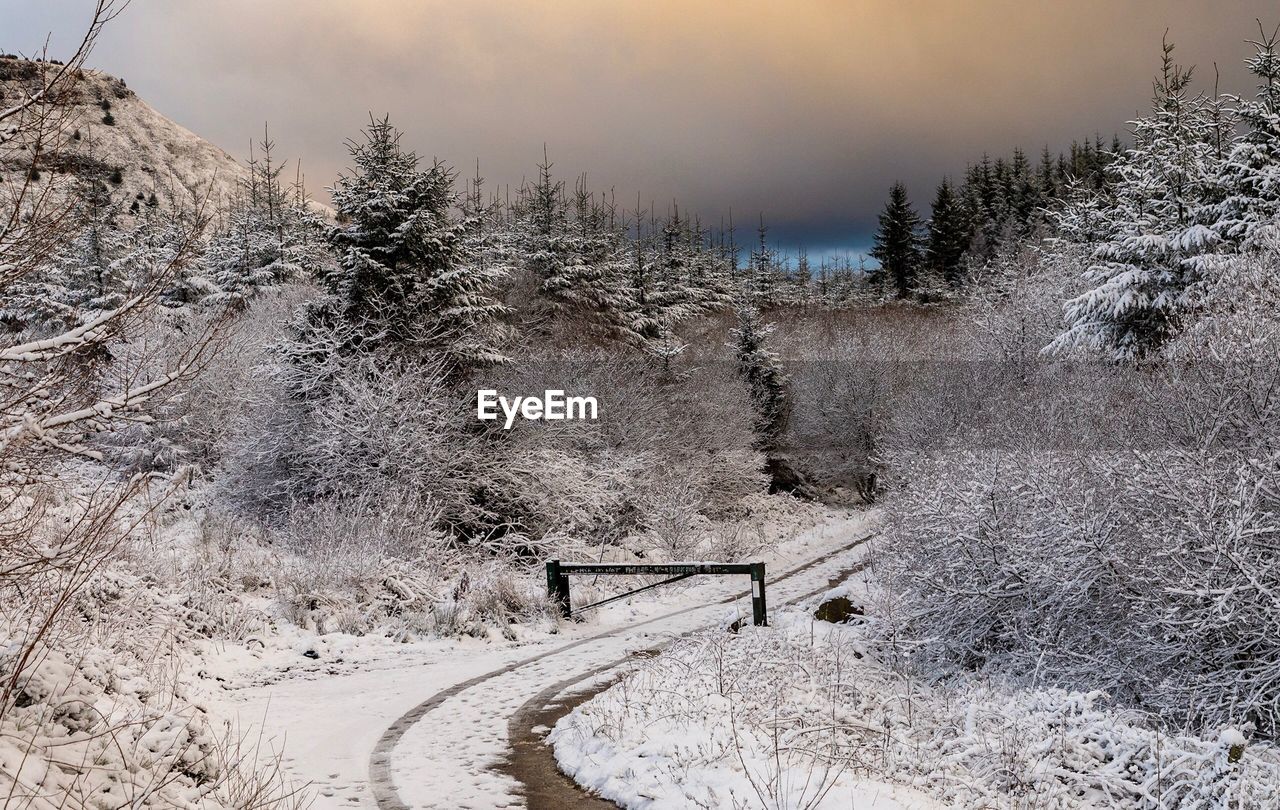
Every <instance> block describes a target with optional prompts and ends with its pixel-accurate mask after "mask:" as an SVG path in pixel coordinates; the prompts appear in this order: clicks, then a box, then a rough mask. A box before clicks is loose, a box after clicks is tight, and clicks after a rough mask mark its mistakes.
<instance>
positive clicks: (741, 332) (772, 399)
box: [732, 300, 791, 451]
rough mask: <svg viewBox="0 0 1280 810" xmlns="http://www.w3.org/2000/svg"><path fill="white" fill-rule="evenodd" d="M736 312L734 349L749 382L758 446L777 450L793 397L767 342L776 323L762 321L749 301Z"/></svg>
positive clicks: (743, 303) (741, 303) (745, 378)
mask: <svg viewBox="0 0 1280 810" xmlns="http://www.w3.org/2000/svg"><path fill="white" fill-rule="evenodd" d="M736 314H737V318H738V326H737V328H736V329H734V330H733V332H732V334H733V339H734V343H733V350H734V354H735V356H736V357H737V359H738V373H739V374H741V375H742V378H743V379H744V380H745V381H746V383H747V387H748V389H749V390H750V393H751V404H752V406H753V408H754V410H755V413H756V422H755V426H756V448H757V449H759V450H763V451H770V450H774V449H776V447H777V445H778V441H779V439H781V437H782V434H783V433H784V432H785V431H786V429H787V422H788V420H789V419H790V416H791V399H790V395H789V393H788V391H787V377H786V375H785V374H784V373H783V370H782V364H781V363H779V362H778V357H777V355H775V354H774V353H773V352H771V351H769V348H768V346H767V345H766V344H767V339H768V336H769V334H770V333H771V332H772V331H773V326H772V324H765V323H763V322H762V320H761V318H760V310H759V308H758V307H756V306H755V304H753V303H751V302H750V301H746V300H744V301H740V302H739V303H738V305H737V307H736Z"/></svg>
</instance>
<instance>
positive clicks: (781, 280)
mask: <svg viewBox="0 0 1280 810" xmlns="http://www.w3.org/2000/svg"><path fill="white" fill-rule="evenodd" d="M756 237H757V243H756V248H755V250H753V251H751V255H750V257H749V258H748V261H747V279H746V285H747V291H748V293H749V295H750V296H751V300H752V301H753V302H754V303H755V305H756V306H758V307H760V308H761V309H769V308H771V307H776V306H778V305H779V304H781V303H783V299H784V297H785V292H786V283H787V274H786V271H785V269H784V267H783V263H782V259H781V257H780V256H779V255H778V251H776V250H774V249H773V247H772V246H770V244H769V228H768V227H767V226H766V225H765V224H764V217H763V216H761V217H760V227H759V228H758V229H757V231H756Z"/></svg>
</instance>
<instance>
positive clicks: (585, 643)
mask: <svg viewBox="0 0 1280 810" xmlns="http://www.w3.org/2000/svg"><path fill="white" fill-rule="evenodd" d="M868 526H869V522H868V519H867V517H866V516H865V515H848V516H840V517H838V518H834V519H832V520H830V521H827V522H825V523H823V524H821V525H819V526H817V527H815V528H813V529H811V530H809V531H806V532H803V533H801V534H799V535H798V536H797V537H795V538H794V539H793V540H791V541H788V542H787V543H786V544H784V546H783V548H782V549H781V550H780V551H779V552H778V553H777V554H774V555H768V556H766V558H765V559H766V560H767V561H768V563H769V567H770V571H771V576H770V578H769V580H770V584H769V597H770V602H771V604H773V605H780V604H782V603H783V602H786V601H789V600H792V599H795V598H798V597H800V596H803V595H805V594H809V593H812V592H813V591H815V590H822V589H825V588H826V586H827V584H828V582H829V581H830V580H831V579H833V578H836V577H838V576H839V574H840V573H841V572H842V571H843V570H845V569H848V568H849V567H850V566H852V565H855V564H856V563H857V561H858V560H859V559H860V558H861V556H862V555H863V554H864V553H865V546H864V545H863V543H864V541H865V539H866V537H867V536H868V534H869V532H868ZM742 585H743V583H742V582H741V581H740V580H739V579H738V578H723V579H714V580H712V579H702V580H700V581H699V582H698V583H697V584H696V585H694V586H693V587H689V588H684V589H682V590H680V591H679V592H677V593H668V594H667V595H666V596H665V598H664V595H662V594H661V593H660V594H659V596H658V598H657V599H656V600H655V599H653V598H652V597H648V598H637V599H635V600H633V601H632V602H631V603H630V604H629V603H627V602H623V603H621V604H619V605H616V606H610V608H609V609H606V610H604V611H602V612H601V614H600V615H599V616H595V617H592V619H591V620H590V621H588V622H586V623H583V624H580V625H571V626H569V627H567V628H566V629H565V632H564V633H563V634H562V635H560V636H559V637H551V638H549V639H544V640H540V641H538V642H535V643H531V644H526V645H523V646H518V647H517V646H499V647H495V646H493V645H491V644H485V643H483V642H474V641H468V642H458V641H450V642H432V643H430V644H423V645H405V647H406V648H407V649H405V650H404V652H403V653H402V654H400V653H397V654H394V655H389V656H385V657H382V658H379V659H375V660H373V661H370V662H368V663H367V664H363V665H361V667H360V668H359V669H356V670H355V671H350V672H348V671H343V670H342V669H341V668H337V669H335V670H333V672H332V674H329V673H325V672H317V673H315V675H316V676H317V677H314V678H309V679H306V678H290V679H288V680H284V681H279V682H276V683H273V684H269V685H266V686H261V687H249V688H247V689H243V690H238V691H239V695H238V699H239V702H240V710H239V714H240V717H241V718H242V722H245V723H251V722H257V723H262V724H263V725H264V727H265V729H266V730H267V734H268V736H269V737H270V738H271V739H272V740H273V742H274V743H275V744H277V745H283V747H284V750H285V753H286V757H287V759H286V761H285V766H286V768H287V770H288V772H289V773H290V774H291V775H292V776H294V777H296V778H299V779H302V780H305V781H309V782H312V783H313V787H314V789H315V790H316V791H317V792H318V800H317V803H316V807H319V808H326V807H332V808H336V807H348V808H350V807H377V808H378V809H379V810H404V808H431V807H440V808H472V809H473V810H489V809H490V808H501V807H525V806H529V804H528V803H527V802H526V799H525V795H526V791H525V786H524V785H522V783H521V781H520V779H519V778H517V777H518V775H519V771H518V770H514V769H512V768H511V767H510V764H511V759H510V750H511V746H510V741H509V732H510V726H511V725H512V718H513V716H515V715H517V714H518V713H519V712H520V710H521V709H522V707H523V708H524V709H525V713H526V714H528V711H529V709H530V707H531V706H532V705H533V704H534V703H536V702H537V701H535V700H534V698H535V697H537V696H539V695H544V694H554V693H555V692H558V691H560V690H559V689H555V688H552V687H555V686H556V685H557V684H560V685H568V684H571V683H574V682H577V681H582V680H584V679H585V680H587V681H592V678H591V674H592V673H597V672H598V673H607V671H608V670H609V669H611V668H612V667H614V666H617V665H618V664H620V663H622V662H623V661H625V660H626V658H627V657H628V656H629V655H631V654H633V653H636V652H639V651H647V650H652V649H655V648H658V647H661V646H663V645H664V644H665V643H667V642H669V641H670V640H671V639H673V638H675V637H678V636H679V635H681V634H684V633H688V632H690V631H693V630H696V629H698V628H700V627H704V626H706V625H708V624H713V623H715V622H718V621H725V622H726V623H727V622H728V621H731V620H732V619H733V618H735V617H744V616H745V617H748V618H747V620H748V621H749V616H750V601H749V599H747V598H746V594H745V592H744V591H743V590H742ZM599 677H607V675H601V676H599ZM549 688H551V690H550V692H548V689H549ZM533 806H537V803H536V802H534V803H533Z"/></svg>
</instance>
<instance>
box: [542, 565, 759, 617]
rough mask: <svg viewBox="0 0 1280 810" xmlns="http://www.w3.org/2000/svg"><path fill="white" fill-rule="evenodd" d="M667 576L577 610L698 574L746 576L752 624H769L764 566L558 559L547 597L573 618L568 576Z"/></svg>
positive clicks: (552, 568)
mask: <svg viewBox="0 0 1280 810" xmlns="http://www.w3.org/2000/svg"><path fill="white" fill-rule="evenodd" d="M570 574H579V575H591V574H597V575H605V576H610V575H615V576H616V575H628V576H636V575H666V576H667V577H668V579H664V580H662V581H661V582H654V583H652V584H650V585H645V586H644V587H642V588H636V589H635V590H633V591H627V592H626V593H620V594H618V595H617V596H610V597H609V598H608V599H601V600H600V601H599V602H592V603H591V604H589V605H582V606H581V607H579V608H578V612H579V613H581V612H582V611H584V610H590V609H591V608H596V607H600V606H601V605H607V604H609V603H610V602H616V601H618V600H619V599H625V598H626V597H628V596H632V595H634V594H637V593H640V592H641V591H647V590H649V589H650V588H656V587H658V586H659V585H667V584H670V583H672V582H679V581H680V580H682V579H688V578H689V577H692V576H697V575H698V574H747V575H749V576H750V577H751V621H752V623H753V624H755V625H757V626H761V627H763V626H765V625H768V624H769V616H768V613H767V606H766V604H765V596H764V563H760V562H757V563H672V564H669V565H664V564H654V565H632V564H626V565H609V564H604V563H562V562H560V561H559V560H552V561H550V562H548V563H547V595H548V596H549V597H551V599H552V600H553V601H554V602H555V603H556V605H558V606H559V608H560V614H561V615H562V616H564V617H565V618H570V617H572V616H573V608H572V606H571V603H570V601H569V575H570Z"/></svg>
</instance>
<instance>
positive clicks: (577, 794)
mask: <svg viewBox="0 0 1280 810" xmlns="http://www.w3.org/2000/svg"><path fill="white" fill-rule="evenodd" d="M870 537H871V535H868V536H867V539H869V538H870ZM864 542H865V541H864ZM847 550H848V548H847V547H846V548H843V549H839V550H837V551H835V552H832V554H830V555H828V557H827V558H824V559H829V558H830V557H832V556H835V555H836V554H839V553H842V552H844V551H847ZM870 564H871V560H870V559H867V558H863V559H862V560H860V561H859V562H857V563H855V564H854V565H852V566H850V567H849V568H846V569H844V570H842V571H840V572H839V573H838V574H837V575H836V576H835V577H834V578H832V579H830V580H829V581H828V583H827V584H826V585H823V586H822V587H820V588H815V589H813V590H812V591H809V592H808V593H803V594H800V595H799V596H794V597H792V598H790V599H788V600H786V601H784V602H780V603H778V607H783V606H786V605H794V604H796V603H797V602H803V601H804V600H806V599H811V598H813V597H815V596H818V595H819V594H822V593H825V592H826V591H828V590H830V589H831V588H832V587H834V584H838V583H840V582H844V581H845V580H847V579H848V578H849V577H851V576H853V575H854V574H857V573H859V572H861V571H864V570H866V568H867V566H869V565H870ZM797 573H798V572H797ZM690 632H693V631H690ZM688 635H689V633H682V634H681V635H680V636H679V637H680V638H683V637H685V636H688ZM675 640H676V639H671V640H670V641H667V642H666V643H665V644H660V645H658V646H657V647H655V648H653V649H652V650H646V651H644V652H645V653H648V654H652V655H657V654H658V653H659V652H661V651H662V650H663V649H665V648H666V647H669V646H670V645H671V644H672V643H674V642H675ZM634 657H636V656H635V655H631V656H628V657H627V658H622V659H619V660H617V661H612V662H610V663H607V664H603V665H601V666H598V667H594V668H592V669H591V670H589V671H587V672H584V673H582V674H579V675H574V676H572V677H569V678H565V679H564V680H562V681H560V682H558V683H553V684H551V685H550V686H548V687H547V688H546V689H543V690H542V691H541V692H539V693H538V694H536V695H534V696H533V697H532V698H530V699H529V700H528V701H526V702H525V703H524V705H522V706H521V707H520V708H519V709H518V710H517V711H516V712H515V714H513V715H511V721H510V723H508V725H507V739H508V740H509V741H510V745H511V756H510V757H509V758H508V761H507V762H506V763H504V765H503V766H502V770H503V771H504V772H505V773H507V774H509V775H511V776H512V777H514V778H516V779H518V780H519V781H520V783H521V784H522V785H523V786H524V796H525V800H526V802H527V803H528V807H529V810H540V809H541V808H552V810H561V809H562V808H563V809H564V810H568V808H574V809H575V810H579V809H581V810H594V809H596V808H610V807H617V805H616V804H614V803H613V802H611V801H608V800H606V799H602V798H600V797H598V796H596V795H595V794H593V793H590V792H588V791H587V790H586V789H584V788H583V787H582V786H580V785H579V784H578V783H576V782H574V781H573V779H572V778H570V777H569V776H568V775H566V774H564V773H563V772H561V770H560V767H559V765H558V764H557V762H556V758H555V753H554V752H553V751H552V749H551V747H550V746H548V745H547V744H546V742H545V741H544V739H543V735H542V734H539V733H538V732H537V728H538V727H539V726H542V727H546V728H548V729H550V728H552V727H554V726H555V724H556V722H557V721H558V720H559V719H560V718H561V717H564V716H565V715H566V714H568V713H569V712H571V711H573V710H574V709H576V708H577V707H578V706H579V705H581V704H582V703H585V702H586V701H587V700H590V699H591V698H592V697H594V696H596V695H598V694H599V693H601V692H603V691H604V690H605V689H607V688H609V686H610V685H612V684H613V683H616V679H614V680H609V681H605V682H604V683H600V684H596V685H593V686H592V687H590V688H588V689H585V690H582V689H578V690H575V689H574V687H577V686H579V684H582V683H584V682H588V681H591V680H593V679H595V678H598V677H599V676H600V675H603V674H604V673H606V672H608V671H610V670H613V669H617V668H618V667H620V666H622V665H623V664H625V663H627V661H629V660H630V659H632V658H634Z"/></svg>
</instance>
